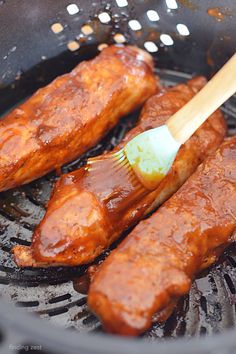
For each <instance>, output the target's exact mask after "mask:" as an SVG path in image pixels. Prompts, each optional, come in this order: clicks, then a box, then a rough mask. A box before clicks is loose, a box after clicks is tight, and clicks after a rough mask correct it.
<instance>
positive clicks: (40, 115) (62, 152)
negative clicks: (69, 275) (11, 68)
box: [0, 46, 157, 191]
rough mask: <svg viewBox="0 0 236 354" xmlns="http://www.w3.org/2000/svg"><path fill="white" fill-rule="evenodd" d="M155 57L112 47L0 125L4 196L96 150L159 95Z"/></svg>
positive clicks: (0, 181) (0, 182) (0, 188)
mask: <svg viewBox="0 0 236 354" xmlns="http://www.w3.org/2000/svg"><path fill="white" fill-rule="evenodd" d="M152 69H153V67H152V59H151V56H150V55H149V54H148V53H146V52H144V51H142V50H140V49H138V48H135V47H117V46H111V47H108V48H106V49H104V51H102V53H101V54H100V55H98V56H97V57H96V58H95V59H93V60H91V61H88V62H82V63H81V64H79V65H78V66H77V67H76V68H75V69H74V70H73V71H72V72H71V73H69V74H66V75H63V76H60V77H58V78H57V79H56V80H54V81H53V82H52V83H51V84H49V85H48V86H46V87H44V88H42V89H40V90H38V91H37V92H36V93H35V94H34V95H33V96H32V97H31V98H30V99H28V100H27V101H26V102H25V103H23V104H22V105H21V106H19V107H18V108H16V109H14V110H13V111H12V112H11V113H9V114H8V115H7V116H5V117H4V119H3V120H1V121H0V191H3V190H6V189H9V188H13V187H16V186H19V185H21V184H24V183H28V182H30V181H32V180H34V179H36V178H38V177H40V176H42V175H44V174H46V173H48V172H49V171H51V170H53V169H56V168H58V167H60V166H61V165H63V164H64V163H66V162H68V161H71V160H73V159H75V158H76V157H78V156H79V155H80V154H82V153H83V152H85V151H86V150H88V149H89V148H90V147H92V146H94V145H95V144H96V143H97V142H98V141H99V140H100V139H101V138H102V136H104V134H105V133H107V132H108V131H109V130H110V129H111V128H112V127H114V126H115V124H116V123H117V122H118V120H119V119H120V118H121V117H122V116H124V115H125V114H128V113H129V112H131V111H132V110H134V109H135V108H137V107H138V106H140V105H141V104H142V103H143V102H144V101H145V100H146V99H147V98H149V97H150V96H151V95H153V94H154V93H155V92H156V91H157V83H156V79H155V76H154V74H153V70H152Z"/></svg>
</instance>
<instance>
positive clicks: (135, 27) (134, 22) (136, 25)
mask: <svg viewBox="0 0 236 354" xmlns="http://www.w3.org/2000/svg"><path fill="white" fill-rule="evenodd" d="M129 27H130V28H131V29H132V30H133V31H139V30H141V28H142V26H141V23H140V22H139V21H137V20H130V21H129Z"/></svg>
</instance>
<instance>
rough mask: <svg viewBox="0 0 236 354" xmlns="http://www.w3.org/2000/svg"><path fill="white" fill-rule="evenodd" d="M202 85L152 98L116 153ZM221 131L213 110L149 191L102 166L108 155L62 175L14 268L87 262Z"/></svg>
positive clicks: (196, 82)
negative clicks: (98, 164) (94, 166)
mask: <svg viewBox="0 0 236 354" xmlns="http://www.w3.org/2000/svg"><path fill="white" fill-rule="evenodd" d="M205 82H206V80H205V79H204V78H202V77H199V78H195V79H193V80H191V81H189V82H188V83H187V84H181V85H178V86H176V87H174V88H172V89H170V90H168V91H167V92H165V93H163V94H161V95H160V94H159V95H156V96H153V97H152V98H150V99H149V100H148V101H147V103H146V104H145V106H144V108H143V111H142V113H141V118H140V121H139V123H138V125H137V126H136V127H135V128H134V129H132V130H131V131H130V132H129V133H128V134H127V136H126V137H125V139H124V141H123V142H122V143H121V144H120V145H119V146H118V147H117V149H119V148H120V147H122V146H123V145H124V143H125V142H126V141H128V140H130V139H132V138H133V137H134V136H136V135H137V134H139V133H141V132H143V131H145V130H147V129H150V128H154V127H157V126H160V125H162V124H163V123H164V122H165V121H166V120H167V119H168V118H169V117H170V116H171V115H172V114H173V113H175V112H176V111H177V110H178V109H179V108H181V107H182V106H183V105H184V104H185V103H186V102H187V101H189V100H190V99H191V98H192V97H193V95H194V94H195V93H196V92H197V91H198V90H199V89H200V88H201V87H203V86H204V84H205ZM225 129H226V127H225V121H224V119H223V116H222V114H221V112H220V111H217V112H215V113H214V114H213V115H212V116H211V117H210V118H209V119H208V121H207V122H205V123H204V124H203V125H202V127H201V128H200V129H199V130H198V131H197V132H196V133H195V134H194V135H193V136H192V137H191V138H190V140H189V141H188V142H187V143H186V144H185V145H184V146H182V147H181V149H180V151H179V153H178V155H177V158H176V160H175V162H174V164H173V166H172V168H171V171H170V172H169V174H168V175H167V176H166V178H165V179H164V180H163V181H162V182H161V184H160V185H159V187H158V188H157V189H156V190H155V191H152V192H150V191H147V190H145V189H141V193H139V194H138V195H137V193H136V185H135V183H134V182H133V180H132V179H131V178H130V175H129V174H127V172H126V170H125V169H120V170H119V171H116V172H115V173H114V171H113V170H112V169H110V166H109V162H108V163H106V162H104V160H105V157H106V156H107V155H104V158H103V157H102V158H101V160H102V166H103V169H100V170H99V169H97V170H96V171H94V172H92V173H91V172H88V171H87V170H86V168H82V169H80V170H78V171H75V172H72V173H70V174H67V175H64V176H62V177H61V179H60V180H59V182H58V183H57V185H56V187H55V189H54V193H53V196H52V199H51V200H50V202H49V204H48V209H47V212H46V214H45V217H44V219H43V220H42V222H41V223H40V225H39V226H38V228H37V229H36V231H35V233H34V236H33V245H32V247H31V248H30V249H29V248H27V247H23V246H17V247H15V248H14V255H15V259H16V262H17V264H18V265H19V266H21V267H24V266H35V267H37V266H50V265H51V266H53V265H58V264H61V265H68V266H72V265H77V264H82V263H88V262H91V261H92V260H93V259H94V258H95V257H96V256H98V255H99V254H100V253H101V252H102V251H103V250H104V249H106V248H107V247H109V245H110V244H111V243H112V242H113V241H114V240H115V239H117V238H118V237H119V235H120V234H121V233H122V232H123V231H124V230H125V229H127V228H129V227H130V226H132V225H133V224H135V223H137V222H138V221H139V220H140V219H141V218H143V217H144V216H145V215H146V214H147V213H148V212H149V211H150V210H153V209H154V208H156V207H157V206H159V205H160V204H161V203H163V202H164V201H165V200H166V199H167V198H169V197H170V196H171V195H172V194H173V193H174V192H175V191H176V190H177V189H178V188H179V187H180V186H181V185H182V184H183V183H184V181H185V180H186V179H187V178H188V177H189V176H190V175H191V174H192V173H193V171H194V170H195V169H196V167H197V166H198V165H199V164H200V163H201V162H202V161H203V159H204V158H205V157H206V156H207V155H208V154H209V153H211V152H212V151H214V150H215V149H216V148H217V147H218V146H219V145H220V143H221V141H222V140H223V137H224V135H225ZM106 161H107V160H106ZM108 161H109V160H108ZM104 169H105V170H106V175H107V171H110V173H111V175H110V178H107V179H104Z"/></svg>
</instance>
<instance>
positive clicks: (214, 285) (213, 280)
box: [209, 276, 218, 294]
mask: <svg viewBox="0 0 236 354" xmlns="http://www.w3.org/2000/svg"><path fill="white" fill-rule="evenodd" d="M209 283H210V285H211V289H212V292H213V293H215V294H217V293H218V289H217V286H216V282H215V279H214V278H213V277H212V276H209Z"/></svg>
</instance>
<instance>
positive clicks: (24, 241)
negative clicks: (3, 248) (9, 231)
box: [10, 237, 31, 246]
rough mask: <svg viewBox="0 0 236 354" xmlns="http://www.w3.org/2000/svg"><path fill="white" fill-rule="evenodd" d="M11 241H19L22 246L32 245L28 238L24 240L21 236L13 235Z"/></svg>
mask: <svg viewBox="0 0 236 354" xmlns="http://www.w3.org/2000/svg"><path fill="white" fill-rule="evenodd" d="M10 241H11V242H13V243H17V244H18V245H22V246H30V245H31V242H29V241H27V240H22V239H21V238H19V237H11V238H10Z"/></svg>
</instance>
